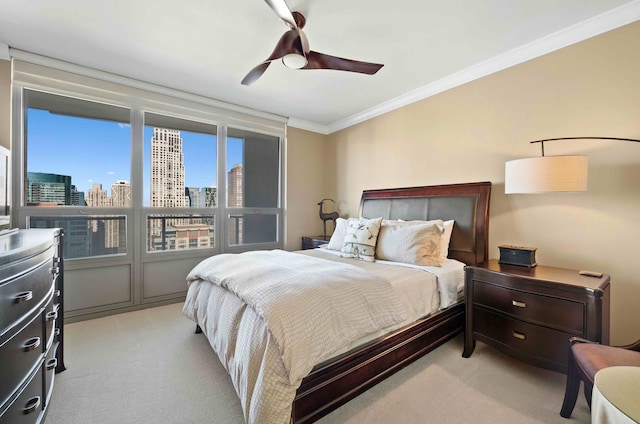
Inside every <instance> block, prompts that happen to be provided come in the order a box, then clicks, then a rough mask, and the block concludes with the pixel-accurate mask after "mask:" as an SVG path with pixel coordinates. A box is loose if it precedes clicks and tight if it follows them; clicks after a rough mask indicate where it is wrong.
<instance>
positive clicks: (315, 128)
mask: <svg viewBox="0 0 640 424" xmlns="http://www.w3.org/2000/svg"><path fill="white" fill-rule="evenodd" d="M287 125H288V126H290V127H294V128H298V129H301V130H307V131H311V132H314V133H318V134H324V135H329V134H330V133H329V127H328V126H326V125H320V124H316V123H314V122H309V121H305V120H303V119H298V118H289V120H288V121H287Z"/></svg>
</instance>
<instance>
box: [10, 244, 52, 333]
mask: <svg viewBox="0 0 640 424" xmlns="http://www.w3.org/2000/svg"><path fill="white" fill-rule="evenodd" d="M35 259H37V261H36V260H35ZM21 265H25V268H26V269H30V268H31V269H30V271H28V272H26V273H24V274H19V275H18V276H17V277H15V278H12V279H8V280H5V281H2V282H1V283H0V335H2V334H4V333H5V332H6V331H8V329H10V328H11V327H13V326H14V325H16V324H17V322H18V321H20V319H22V317H24V315H27V314H29V313H31V311H34V310H35V309H37V308H39V307H41V305H42V303H43V302H44V301H45V297H46V296H47V294H49V292H50V291H51V290H52V287H53V281H54V280H53V276H52V274H51V265H52V261H51V257H50V256H49V258H47V257H46V255H38V256H37V257H35V258H31V259H29V260H27V261H25V262H23V263H22V264H21Z"/></svg>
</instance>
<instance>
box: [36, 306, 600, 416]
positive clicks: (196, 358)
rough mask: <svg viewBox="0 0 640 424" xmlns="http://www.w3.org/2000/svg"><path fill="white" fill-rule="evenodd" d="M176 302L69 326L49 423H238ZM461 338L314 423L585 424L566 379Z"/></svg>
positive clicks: (235, 405)
mask: <svg viewBox="0 0 640 424" xmlns="http://www.w3.org/2000/svg"><path fill="white" fill-rule="evenodd" d="M181 308H182V304H181V303H180V304H173V305H167V306H161V307H158V308H153V309H146V310H142V311H136V312H130V313H126V314H120V315H114V316H111V317H106V318H99V319H95V320H91V321H84V322H78V323H73V324H68V325H66V326H65V334H64V336H65V355H66V357H65V363H66V366H67V370H66V371H64V372H62V373H60V374H57V375H56V381H55V389H54V393H53V398H52V402H51V405H50V410H49V414H48V416H47V420H46V424H112V423H117V424H127V423H136V424H163V423H167V424H173V423H176V424H177V423H180V424H187V423H193V424H201V423H202V424H204V423H212V424H216V423H220V424H227V423H229V424H233V423H243V422H244V420H243V417H242V410H241V408H240V403H239V401H238V398H237V396H236V394H235V391H234V389H233V386H232V384H231V381H230V380H229V377H228V376H227V374H226V372H225V370H224V368H223V367H222V366H221V365H220V362H219V361H218V358H217V356H216V355H215V354H214V352H213V350H212V349H211V347H210V346H209V344H208V342H207V341H206V339H205V338H204V336H203V335H202V334H198V335H196V334H194V332H193V330H194V328H195V326H194V324H193V323H192V322H191V321H189V320H188V319H186V318H184V317H183V316H182V313H181ZM461 353H462V337H457V338H455V339H453V340H451V341H450V342H448V343H446V344H445V345H443V346H441V347H440V348H438V349H436V350H435V351H433V352H431V353H430V354H428V355H427V356H425V357H423V358H421V359H419V360H418V361H416V362H414V363H413V364H411V365H409V366H408V367H406V368H404V369H403V370H401V371H400V372H398V373H397V374H395V375H393V376H392V377H390V378H388V379H387V380H385V381H383V382H382V383H380V384H378V385H377V386H375V387H373V388H372V389H370V390H369V391H367V392H366V393H364V394H362V395H361V396H359V397H358V398H356V399H354V400H352V401H351V402H349V403H348V404H346V405H345V406H343V407H342V408H340V409H338V410H336V411H334V412H333V413H331V414H330V415H328V416H327V417H325V418H323V419H322V420H320V421H319V422H320V423H322V424H337V423H351V424H356V423H368V424H377V423H403V424H410V423H559V424H572V423H584V424H586V423H589V422H590V415H589V409H588V407H587V404H586V401H585V400H584V396H583V395H582V393H581V394H580V397H579V400H578V404H577V405H576V409H575V410H574V413H573V418H572V419H571V420H566V419H564V418H562V417H560V415H559V411H560V406H561V404H562V398H563V395H564V384H565V376H564V375H563V374H559V373H555V372H552V371H546V370H542V369H538V368H534V367H530V366H527V365H524V364H521V363H519V362H517V361H515V360H513V359H511V358H509V357H507V356H505V355H503V354H501V353H499V352H497V351H495V350H494V349H492V348H490V347H488V346H486V345H484V344H482V343H478V346H477V347H476V350H475V352H474V353H473V355H472V356H471V358H468V359H465V358H462V357H461Z"/></svg>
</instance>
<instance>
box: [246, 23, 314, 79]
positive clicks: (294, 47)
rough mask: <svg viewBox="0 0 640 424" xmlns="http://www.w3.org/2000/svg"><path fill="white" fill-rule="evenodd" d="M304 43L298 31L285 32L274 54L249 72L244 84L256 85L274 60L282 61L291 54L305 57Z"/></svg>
mask: <svg viewBox="0 0 640 424" xmlns="http://www.w3.org/2000/svg"><path fill="white" fill-rule="evenodd" d="M302 42H303V41H302V38H301V37H300V35H299V34H298V31H297V30H295V29H290V30H289V31H287V32H285V33H284V34H283V35H282V37H280V40H278V44H276V47H275V48H274V49H273V52H271V55H270V56H269V57H268V58H267V59H266V60H265V61H264V62H262V63H261V64H260V65H258V66H256V67H255V68H253V69H252V70H251V71H249V73H248V74H247V76H245V77H244V79H243V80H242V84H243V85H251V84H252V83H254V82H255V81H256V80H257V79H258V78H260V77H261V76H262V74H264V72H265V71H266V70H267V68H268V67H269V65H270V64H271V62H272V61H274V60H277V59H280V58H282V57H284V56H286V55H288V54H289V53H297V54H300V55H303V50H302V49H303V46H302Z"/></svg>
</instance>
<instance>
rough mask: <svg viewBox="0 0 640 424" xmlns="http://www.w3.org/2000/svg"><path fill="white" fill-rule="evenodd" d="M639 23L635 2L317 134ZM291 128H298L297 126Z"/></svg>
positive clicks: (638, 7)
mask: <svg viewBox="0 0 640 424" xmlns="http://www.w3.org/2000/svg"><path fill="white" fill-rule="evenodd" d="M638 20H640V0H635V1H632V2H630V3H627V4H625V5H623V6H620V7H617V8H615V9H611V10H610V11H608V12H605V13H602V14H600V15H597V16H594V17H593V18H590V19H587V20H585V21H582V22H579V23H577V24H575V25H572V26H570V27H567V28H565V29H563V30H560V31H557V32H555V33H553V34H550V35H548V36H545V37H543V38H540V39H538V40H535V41H532V42H531V43H528V44H525V45H523V46H521V47H518V48H516V49H513V50H510V51H508V52H506V53H503V54H501V55H498V56H495V57H493V58H491V59H488V60H485V61H483V62H480V63H478V64H476V65H473V66H470V67H468V68H466V69H463V70H461V71H459V72H456V73H454V74H452V75H449V76H447V77H445V78H441V79H439V80H437V81H435V82H433V83H431V84H427V85H425V86H423V87H420V88H417V89H415V90H412V91H409V92H408V93H405V94H403V95H401V96H398V97H396V98H393V99H391V100H388V101H386V102H383V103H380V104H379V105H377V106H374V107H372V108H369V109H366V110H364V111H362V112H360V113H357V114H355V115H352V116H349V117H347V118H345V119H341V120H339V121H336V122H334V123H333V124H330V125H328V126H318V125H316V126H317V127H319V130H316V131H315V132H320V133H322V134H331V133H334V132H336V131H340V130H342V129H345V128H348V127H350V126H353V125H356V124H359V123H361V122H364V121H367V120H369V119H371V118H375V117H376V116H380V115H382V114H384V113H387V112H390V111H392V110H395V109H399V108H401V107H404V106H407V105H409V104H411V103H415V102H417V101H419V100H423V99H426V98H427V97H431V96H434V95H436V94H438V93H441V92H443V91H446V90H450V89H452V88H455V87H458V86H460V85H462V84H466V83H468V82H471V81H474V80H476V79H479V78H482V77H484V76H487V75H490V74H493V73H496V72H499V71H502V70H504V69H507V68H510V67H512V66H515V65H518V64H520V63H523V62H526V61H528V60H531V59H535V58H537V57H540V56H543V55H545V54H547V53H551V52H554V51H556V50H559V49H561V48H563V47H567V46H570V45H572V44H575V43H578V42H580V41H583V40H586V39H588V38H591V37H595V36H596V35H600V34H602V33H605V32H607V31H611V30H614V29H616V28H619V27H621V26H624V25H627V24H630V23H633V22H636V21H638ZM292 121H293V122H297V121H296V120H293V119H290V122H292ZM290 125H292V126H295V125H294V124H290ZM310 131H314V130H310Z"/></svg>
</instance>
